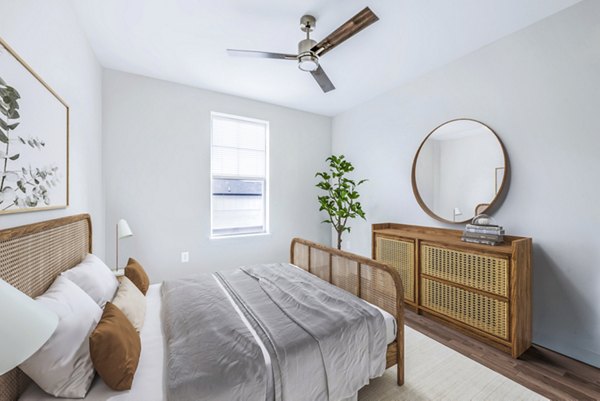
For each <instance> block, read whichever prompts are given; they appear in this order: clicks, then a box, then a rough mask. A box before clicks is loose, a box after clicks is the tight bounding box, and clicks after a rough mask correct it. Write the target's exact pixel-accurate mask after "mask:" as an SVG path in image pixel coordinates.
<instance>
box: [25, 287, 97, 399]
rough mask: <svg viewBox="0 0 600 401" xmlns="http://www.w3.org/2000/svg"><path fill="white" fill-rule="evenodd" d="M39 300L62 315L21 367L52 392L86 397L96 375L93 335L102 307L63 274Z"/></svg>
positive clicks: (67, 396)
mask: <svg viewBox="0 0 600 401" xmlns="http://www.w3.org/2000/svg"><path fill="white" fill-rule="evenodd" d="M35 300H36V302H40V303H41V304H43V305H44V306H46V307H47V308H49V309H50V310H52V311H53V312H54V313H56V314H57V315H58V326H57V328H56V331H55V332H54V333H53V334H52V336H51V337H50V339H48V341H46V343H45V344H44V345H43V346H42V348H40V349H39V350H38V351H36V353H35V354H33V355H32V356H31V357H29V359H27V360H26V361H25V362H23V363H22V364H21V365H19V367H20V368H21V370H22V371H23V372H25V374H27V376H29V377H31V379H32V380H33V381H34V382H36V383H37V385H38V386H39V387H40V388H41V389H42V390H44V391H45V392H47V393H48V394H52V395H53V396H55V397H66V398H83V397H85V394H86V393H87V391H88V389H89V388H90V385H91V384H92V379H93V378H94V366H93V365H92V359H91V357H90V346H89V335H90V333H91V332H92V330H94V328H95V327H96V324H97V323H98V321H99V320H100V318H101V317H102V309H100V307H99V306H98V305H96V303H95V302H94V301H93V300H92V299H91V298H90V297H89V296H88V295H87V294H86V293H85V292H83V290H82V289H81V288H79V287H78V286H77V285H75V284H73V283H72V282H71V281H69V280H68V279H67V278H65V277H63V276H58V277H57V278H56V280H54V283H52V285H51V286H50V288H48V290H47V291H46V292H45V293H44V294H42V295H40V296H39V297H37V298H36V299H35ZM23 334H24V335H26V333H23Z"/></svg>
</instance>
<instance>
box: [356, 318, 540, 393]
mask: <svg viewBox="0 0 600 401" xmlns="http://www.w3.org/2000/svg"><path fill="white" fill-rule="evenodd" d="M405 352H406V355H405V358H406V359H405V377H404V386H402V387H398V386H397V385H396V367H395V366H394V367H393V368H390V369H388V370H387V371H386V372H385V374H384V375H383V376H382V377H379V378H377V379H374V380H371V383H370V384H369V385H368V386H366V387H364V388H363V389H362V390H360V392H359V393H358V400H359V401H404V400H406V401H425V400H431V401H446V400H447V401H467V400H477V401H479V400H482V401H483V400H485V401H496V400H498V401H504V400H510V401H529V400H536V401H537V400H547V399H546V398H544V397H542V396H541V395H539V394H537V393H535V392H533V391H531V390H529V389H528V388H526V387H523V386H522V385H520V384H518V383H516V382H514V381H512V380H510V379H508V378H506V377H504V376H502V375H501V374H500V373H496V372H494V371H493V370H491V369H489V368H486V367H485V366H483V365H480V364H478V363H477V362H475V361H473V360H471V359H469V358H467V357H466V356H464V355H461V354H460V353H458V352H456V351H454V350H453V349H451V348H448V347H446V346H445V345H442V344H440V343H438V342H437V341H435V340H432V339H431V338H429V337H427V336H425V335H424V334H421V333H420V332H418V331H416V330H413V329H411V328H410V327H408V326H405Z"/></svg>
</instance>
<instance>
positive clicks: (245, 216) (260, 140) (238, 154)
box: [211, 113, 269, 237]
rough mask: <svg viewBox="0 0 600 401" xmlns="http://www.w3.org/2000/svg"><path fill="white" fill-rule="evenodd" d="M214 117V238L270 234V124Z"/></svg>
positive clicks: (213, 115)
mask: <svg viewBox="0 0 600 401" xmlns="http://www.w3.org/2000/svg"><path fill="white" fill-rule="evenodd" d="M211 117H212V121H211V124H212V144H211V222H212V224H211V235H212V236H213V237H221V236H231V235H243V234H260V233H267V232H268V231H269V228H268V221H269V219H268V182H267V178H268V171H269V156H268V148H269V146H268V145H269V123H268V122H267V121H261V120H255V119H250V118H244V117H237V116H232V115H227V114H221V113H212V115H211Z"/></svg>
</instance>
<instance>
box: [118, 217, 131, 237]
mask: <svg viewBox="0 0 600 401" xmlns="http://www.w3.org/2000/svg"><path fill="white" fill-rule="evenodd" d="M132 235H133V232H131V228H129V224H127V221H125V220H124V219H121V220H119V222H118V223H117V236H118V237H119V239H121V238H126V237H131V236H132Z"/></svg>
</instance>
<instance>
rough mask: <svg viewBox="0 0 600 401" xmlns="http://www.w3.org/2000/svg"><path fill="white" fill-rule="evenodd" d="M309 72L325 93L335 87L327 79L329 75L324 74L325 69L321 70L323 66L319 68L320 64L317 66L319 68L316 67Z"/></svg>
mask: <svg viewBox="0 0 600 401" xmlns="http://www.w3.org/2000/svg"><path fill="white" fill-rule="evenodd" d="M310 73H311V75H312V76H313V77H314V78H315V80H316V81H317V83H318V84H319V86H320V87H321V89H323V92H325V93H327V92H329V91H332V90H334V89H335V86H333V84H332V83H331V81H330V80H329V77H328V76H327V74H325V71H324V70H323V68H321V66H319V68H317V69H316V70H315V71H311V72H310Z"/></svg>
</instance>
